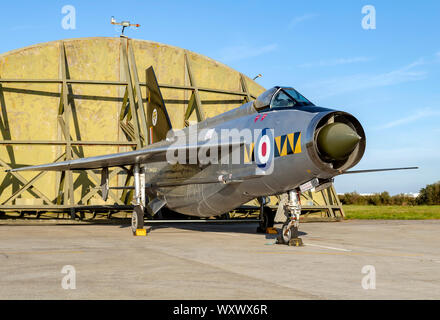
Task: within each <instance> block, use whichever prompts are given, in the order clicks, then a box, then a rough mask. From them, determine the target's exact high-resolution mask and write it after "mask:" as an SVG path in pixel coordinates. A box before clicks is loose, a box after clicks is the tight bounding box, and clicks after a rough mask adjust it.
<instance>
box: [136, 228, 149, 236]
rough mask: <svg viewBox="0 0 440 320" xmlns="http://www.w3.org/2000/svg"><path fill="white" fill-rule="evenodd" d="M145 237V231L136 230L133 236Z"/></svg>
mask: <svg viewBox="0 0 440 320" xmlns="http://www.w3.org/2000/svg"><path fill="white" fill-rule="evenodd" d="M146 235H147V229H136V233H135V236H144V237H145V236H146Z"/></svg>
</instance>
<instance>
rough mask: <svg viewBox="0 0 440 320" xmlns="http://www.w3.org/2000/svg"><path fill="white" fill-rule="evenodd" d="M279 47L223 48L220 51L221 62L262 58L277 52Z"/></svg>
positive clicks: (275, 45)
mask: <svg viewBox="0 0 440 320" xmlns="http://www.w3.org/2000/svg"><path fill="white" fill-rule="evenodd" d="M277 48H278V45H277V44H275V43H273V44H269V45H266V46H263V47H251V46H247V45H242V46H233V47H227V48H223V49H222V50H221V51H220V59H219V60H220V61H224V62H231V61H237V60H243V59H248V58H253V57H257V56H261V55H263V54H266V53H269V52H273V51H275V50H277Z"/></svg>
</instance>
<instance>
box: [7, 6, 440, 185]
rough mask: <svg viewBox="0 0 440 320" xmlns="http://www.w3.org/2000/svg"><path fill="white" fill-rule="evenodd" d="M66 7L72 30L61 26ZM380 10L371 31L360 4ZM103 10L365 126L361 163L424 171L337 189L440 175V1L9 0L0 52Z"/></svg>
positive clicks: (355, 179)
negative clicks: (73, 10) (363, 24)
mask: <svg viewBox="0 0 440 320" xmlns="http://www.w3.org/2000/svg"><path fill="white" fill-rule="evenodd" d="M64 5H73V6H74V7H75V8H76V29H75V30H64V29H63V28H62V27H61V20H62V18H63V14H62V13H61V8H62V7H63V6H64ZM364 5H374V7H375V8H376V29H375V30H364V29H363V28H362V27H361V21H362V19H363V17H364V14H362V12H361V10H362V7H363V6H364ZM111 16H115V17H116V19H118V20H130V21H132V22H135V23H139V24H141V25H142V26H141V28H139V29H137V30H134V29H131V30H127V32H126V34H127V35H128V36H130V37H132V38H138V39H146V40H153V41H158V42H162V43H167V44H171V45H175V46H179V47H182V48H186V49H189V50H192V51H195V52H198V53H201V54H204V55H206V56H209V57H211V58H213V59H216V60H219V61H221V62H223V63H225V64H227V65H229V66H231V67H232V68H234V69H237V70H239V71H240V72H243V73H245V74H247V75H248V76H250V77H253V76H255V75H257V74H259V73H261V74H263V77H262V78H260V79H258V80H257V81H258V82H259V83H260V84H261V85H263V86H264V87H266V88H270V87H272V86H274V85H290V86H293V87H295V88H296V89H298V90H299V91H300V92H302V93H303V94H304V95H305V96H306V97H308V98H309V99H310V100H311V101H313V102H314V103H315V104H317V105H320V106H324V107H333V108H337V109H341V110H345V111H348V112H350V113H352V114H353V115H355V116H356V117H357V118H358V119H359V120H360V121H361V123H362V124H363V126H364V129H365V131H366V134H367V151H366V153H365V156H364V158H363V160H362V161H361V162H360V163H359V165H358V166H357V167H356V168H357V169H369V168H382V167H396V166H407V165H418V166H420V168H421V169H420V170H418V171H408V172H390V173H373V174H362V175H350V176H343V177H338V178H336V188H337V190H338V192H350V191H358V192H361V193H368V192H380V191H383V190H387V191H389V192H390V193H391V194H396V193H401V192H417V191H419V189H420V188H422V187H424V186H425V185H426V184H429V183H433V182H436V181H438V180H440V170H439V168H440V165H439V162H440V126H439V121H440V90H439V83H440V42H439V39H440V37H439V35H440V34H439V30H440V1H436V0H432V1H428V0H420V1H417V2H415V1H405V2H402V1H401V2H398V1H383V0H382V1H356V0H346V1H342V0H339V1H312V0H309V1H292V0H291V1H273V2H269V1H256V0H254V1H239V0H236V1H217V2H213V1H201V0H200V1H160V2H159V1H132V0H125V1H109V0H107V1H16V2H13V1H8V2H4V3H2V4H1V10H0V21H1V22H0V26H1V28H0V39H2V41H1V42H0V52H6V51H9V50H13V49H17V48H21V47H24V46H28V45H31V44H36V43H40V42H46V41H52V40H58V39H65V38H77V37H90V36H118V35H119V31H118V30H116V29H115V28H114V27H113V26H111V25H110V24H109V19H110V17H111Z"/></svg>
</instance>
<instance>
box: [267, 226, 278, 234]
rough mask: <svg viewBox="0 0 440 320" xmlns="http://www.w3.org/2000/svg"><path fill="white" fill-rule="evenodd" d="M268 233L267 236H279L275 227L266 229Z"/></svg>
mask: <svg viewBox="0 0 440 320" xmlns="http://www.w3.org/2000/svg"><path fill="white" fill-rule="evenodd" d="M266 233H267V234H278V230H277V229H275V228H273V227H269V228H267V229H266Z"/></svg>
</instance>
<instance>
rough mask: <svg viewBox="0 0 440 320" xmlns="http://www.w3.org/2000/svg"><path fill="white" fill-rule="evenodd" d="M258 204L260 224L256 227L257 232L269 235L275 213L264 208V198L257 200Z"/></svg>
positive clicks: (265, 201)
mask: <svg viewBox="0 0 440 320" xmlns="http://www.w3.org/2000/svg"><path fill="white" fill-rule="evenodd" d="M258 202H259V203H260V217H259V218H260V224H259V226H258V227H257V232H258V233H270V230H271V229H272V228H273V224H274V219H275V212H273V211H272V209H271V208H269V207H267V206H265V204H266V203H267V200H266V198H265V197H260V198H258Z"/></svg>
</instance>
